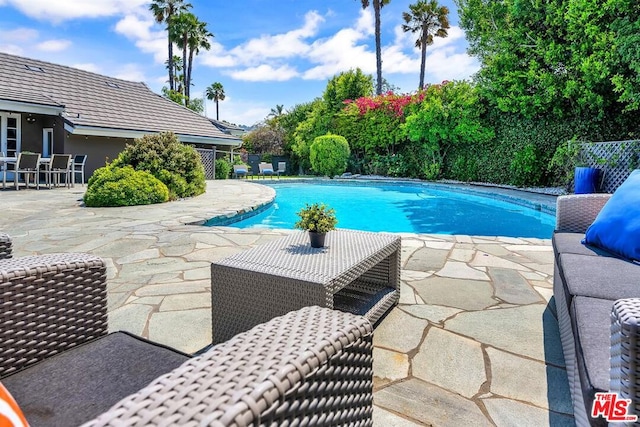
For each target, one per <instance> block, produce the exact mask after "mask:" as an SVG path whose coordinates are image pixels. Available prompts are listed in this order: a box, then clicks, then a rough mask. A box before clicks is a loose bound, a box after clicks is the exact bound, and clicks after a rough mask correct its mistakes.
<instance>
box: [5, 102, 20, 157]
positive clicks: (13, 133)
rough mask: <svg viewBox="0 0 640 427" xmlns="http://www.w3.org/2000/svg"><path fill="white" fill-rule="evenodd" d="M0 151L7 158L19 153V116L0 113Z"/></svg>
mask: <svg viewBox="0 0 640 427" xmlns="http://www.w3.org/2000/svg"><path fill="white" fill-rule="evenodd" d="M0 151H1V152H3V153H5V154H6V155H7V156H8V157H15V156H16V155H17V154H18V152H20V114H15V113H13V114H12V113H0Z"/></svg>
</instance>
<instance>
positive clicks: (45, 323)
mask: <svg viewBox="0 0 640 427" xmlns="http://www.w3.org/2000/svg"><path fill="white" fill-rule="evenodd" d="M0 294H1V295H3V299H2V300H1V301H2V302H1V303H0V306H1V309H0V342H2V343H3V345H2V346H0V381H2V383H3V385H4V386H5V387H6V388H7V389H8V390H9V392H10V393H12V394H13V397H14V398H15V399H16V401H17V402H18V404H19V405H20V406H21V408H22V410H23V412H24V413H25V416H26V419H27V421H29V422H30V423H31V424H32V425H79V424H82V423H87V424H86V425H87V426H105V425H112V426H116V425H117V426H121V425H127V426H134V425H135V426H138V425H140V426H141V425H216V426H218V425H219V426H228V425H229V426H230V425H234V426H245V425H353V426H371V425H372V413H373V406H372V404H373V394H372V393H373V371H372V328H371V324H370V323H369V322H368V321H367V320H366V319H364V318H363V317H360V316H355V315H352V314H349V313H344V312H339V311H334V310H330V309H327V308H320V307H306V308H303V309H301V310H298V311H293V312H291V313H288V314H286V315H284V316H282V317H278V318H275V319H272V320H271V321H269V322H267V323H263V324H260V325H258V326H256V327H254V328H253V329H251V330H249V331H247V332H244V333H241V334H238V335H236V336H235V337H233V338H232V339H230V340H228V341H226V342H224V343H221V344H218V345H216V346H214V347H212V348H210V349H209V350H207V351H205V352H204V353H202V354H200V355H198V356H195V357H190V355H187V354H184V353H181V352H178V351H176V350H173V349H171V348H168V347H165V346H162V345H159V344H155V343H152V342H149V341H146V340H143V339H141V338H138V337H135V336H133V335H130V334H127V333H123V332H116V333H112V334H109V335H107V284H106V268H105V264H104V262H103V261H102V260H101V259H100V258H98V257H95V256H93V255H89V254H50V255H41V256H30V257H22V258H14V259H12V260H0ZM14 307H22V308H21V309H14ZM230 321H233V319H230ZM214 333H215V331H214ZM8 343H10V345H9V344H8Z"/></svg>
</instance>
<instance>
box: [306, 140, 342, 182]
mask: <svg viewBox="0 0 640 427" xmlns="http://www.w3.org/2000/svg"><path fill="white" fill-rule="evenodd" d="M349 154H350V150H349V144H348V143H347V140H346V139H345V138H344V137H342V136H340V135H324V136H319V137H317V138H316V139H314V140H313V144H311V147H310V149H309V158H310V160H311V167H312V168H313V170H314V171H316V172H318V173H320V174H322V175H327V176H328V177H329V178H333V177H334V175H339V174H341V173H342V172H344V171H345V170H346V169H347V160H348V159H349Z"/></svg>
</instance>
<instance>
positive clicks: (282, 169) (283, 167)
mask: <svg viewBox="0 0 640 427" xmlns="http://www.w3.org/2000/svg"><path fill="white" fill-rule="evenodd" d="M276 173H277V174H278V178H280V174H282V173H287V162H278V170H277V171H276Z"/></svg>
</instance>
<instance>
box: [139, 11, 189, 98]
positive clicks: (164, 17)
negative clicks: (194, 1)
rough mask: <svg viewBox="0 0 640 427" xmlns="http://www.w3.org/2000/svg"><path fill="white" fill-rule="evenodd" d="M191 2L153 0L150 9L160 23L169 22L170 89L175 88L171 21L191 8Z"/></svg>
mask: <svg viewBox="0 0 640 427" xmlns="http://www.w3.org/2000/svg"><path fill="white" fill-rule="evenodd" d="M191 7H192V6H191V4H190V3H185V2H184V0H151V4H150V5H149V10H150V11H151V13H153V16H154V17H155V19H156V22H157V23H158V24H162V23H166V24H167V33H168V34H167V42H168V46H167V47H168V56H169V64H168V68H169V89H170V90H174V89H175V85H174V77H173V71H174V69H173V68H174V67H173V40H172V39H171V33H170V32H169V28H170V27H171V21H172V19H173V17H174V15H176V14H178V13H180V12H185V11H187V10H188V9H189V8H191Z"/></svg>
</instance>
